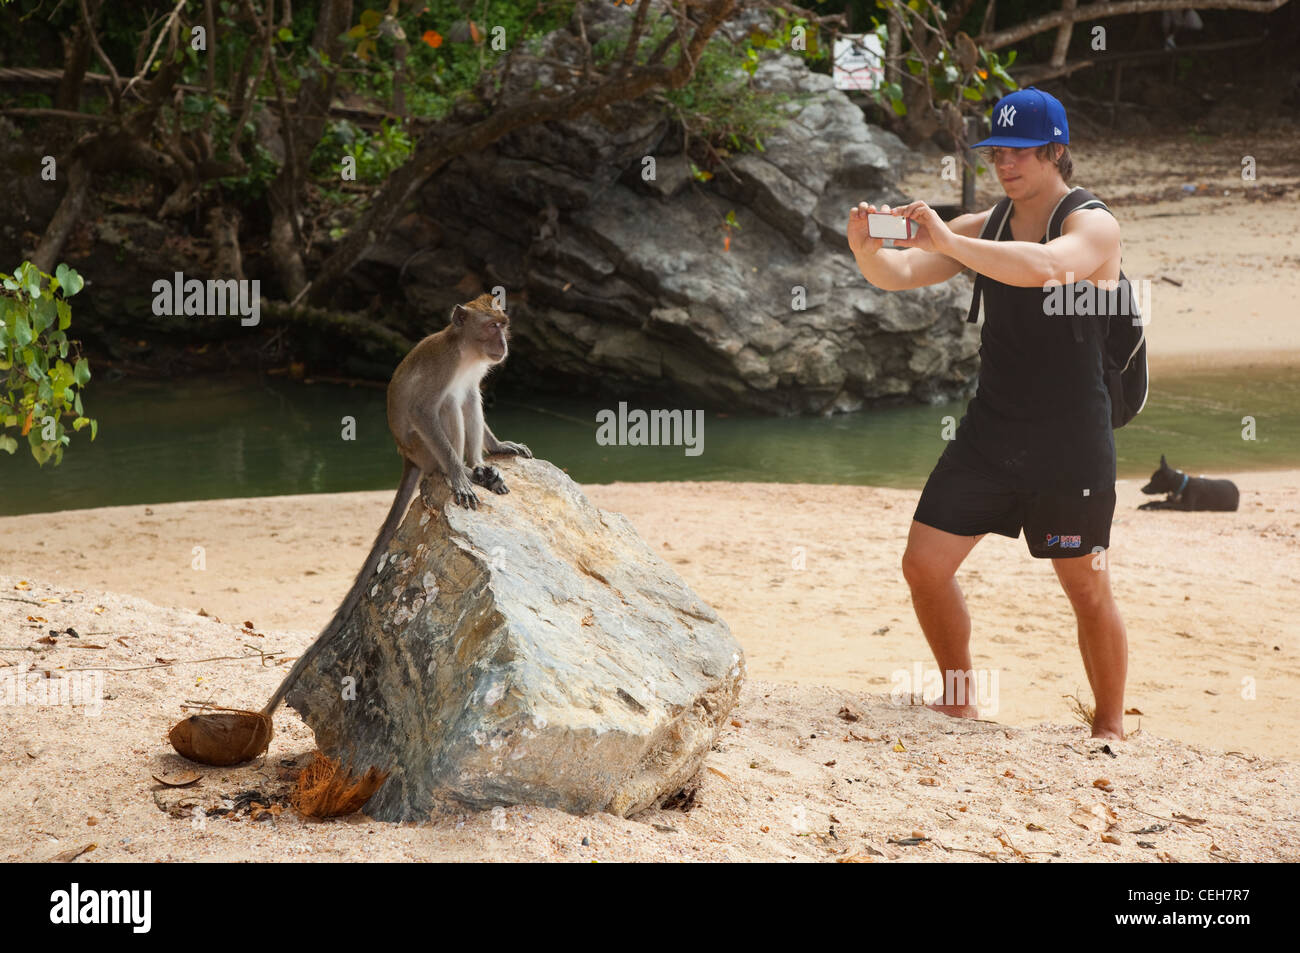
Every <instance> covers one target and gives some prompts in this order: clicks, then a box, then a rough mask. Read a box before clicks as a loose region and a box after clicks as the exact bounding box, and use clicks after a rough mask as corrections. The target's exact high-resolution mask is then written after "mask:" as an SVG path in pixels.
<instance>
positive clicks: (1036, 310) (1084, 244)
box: [848, 87, 1128, 739]
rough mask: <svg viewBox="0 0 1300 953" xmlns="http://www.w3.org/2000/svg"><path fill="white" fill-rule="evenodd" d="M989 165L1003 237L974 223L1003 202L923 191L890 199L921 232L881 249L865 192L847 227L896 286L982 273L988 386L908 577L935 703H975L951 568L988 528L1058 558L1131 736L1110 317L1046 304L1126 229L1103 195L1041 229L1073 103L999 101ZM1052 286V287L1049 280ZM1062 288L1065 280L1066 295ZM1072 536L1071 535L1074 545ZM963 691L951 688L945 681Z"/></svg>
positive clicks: (1107, 255)
mask: <svg viewBox="0 0 1300 953" xmlns="http://www.w3.org/2000/svg"><path fill="white" fill-rule="evenodd" d="M993 120H994V124H993V133H994V134H993V136H992V137H990V138H988V139H985V140H983V141H981V142H977V143H976V144H975V146H976V147H989V148H990V149H991V159H992V161H991V165H992V167H993V169H994V171H995V172H996V173H997V176H998V181H999V182H1001V184H1002V188H1003V189H1004V190H1005V191H1006V194H1007V195H1008V196H1009V197H1010V198H1011V200H1012V208H1011V210H1010V212H1009V215H1010V219H1009V221H1008V222H1007V223H1006V225H1005V227H1004V228H1003V230H1002V236H1001V240H996V241H995V240H989V241H985V240H982V239H981V238H980V237H979V235H980V233H981V230H982V229H983V227H984V224H985V222H986V221H987V220H988V217H989V214H990V212H991V211H992V210H991V209H990V210H989V211H984V212H978V213H972V214H969V215H962V216H960V217H958V218H955V219H953V220H952V221H951V222H950V223H945V222H944V221H943V220H942V219H940V218H939V216H938V214H937V213H936V212H935V211H934V210H933V209H931V208H930V207H929V206H927V205H926V204H925V203H924V202H912V203H911V204H909V205H905V206H902V207H900V208H895V209H892V210H891V209H890V208H889V206H887V205H886V206H882V207H881V209H880V211H882V212H891V213H892V214H894V215H901V216H904V217H906V218H909V219H912V220H913V221H915V222H916V223H917V224H918V225H919V226H920V230H919V232H918V234H917V236H916V237H915V238H912V239H908V240H898V241H896V243H895V244H896V245H897V246H901V247H900V248H894V249H885V248H882V241H881V240H880V239H873V238H870V237H869V236H868V234H867V215H868V213H870V212H875V211H876V209H875V208H874V207H873V206H871V205H868V204H867V203H865V202H863V203H861V204H859V205H858V207H857V208H855V209H853V210H852V211H851V212H850V213H849V225H848V241H849V247H850V248H851V249H852V251H853V254H854V257H855V258H856V259H857V262H858V267H859V268H860V269H861V270H862V274H863V275H864V276H865V277H866V279H867V280H868V281H870V282H871V283H872V284H873V285H876V286H877V287H879V288H883V289H885V290H887V291H901V290H903V289H905V288H918V287H921V286H923V285H930V284H935V283H937V282H941V281H946V280H948V279H949V278H951V277H953V276H954V275H956V274H957V273H958V272H959V271H961V270H962V268H964V267H965V268H970V269H972V270H974V271H976V272H978V273H980V274H982V275H984V276H985V282H986V284H985V289H984V295H983V300H984V309H985V319H984V324H983V327H982V328H981V332H980V352H979V353H980V371H979V385H978V388H977V390H976V393H975V396H974V397H973V398H972V399H971V401H970V404H969V405H968V406H967V409H966V413H965V415H964V416H963V417H962V419H961V422H960V423H959V424H958V427H957V432H956V435H955V438H954V439H953V440H952V441H951V442H950V443H949V444H948V446H947V447H945V448H944V451H943V454H942V455H941V456H940V458H939V461H938V463H937V464H936V465H935V468H934V470H933V471H932V472H931V474H930V477H929V480H928V481H927V482H926V485H925V489H924V490H923V491H922V493H921V498H920V502H919V503H918V504H917V508H916V512H915V514H914V515H913V519H912V526H911V531H910V533H909V535H908V539H907V550H906V552H905V553H904V554H903V560H902V569H903V576H904V578H905V579H906V580H907V584H908V586H909V588H910V589H911V592H912V605H913V607H914V608H915V610H916V616H917V619H918V621H919V622H920V624H921V628H922V629H923V630H924V632H925V637H926V639H927V640H928V641H929V643H930V648H931V650H932V651H933V652H934V656H935V661H936V662H937V663H938V666H939V669H940V671H942V672H943V673H944V684H945V688H946V691H945V697H944V698H943V699H942V702H943V703H941V704H931V706H930V707H931V708H934V709H935V710H937V711H940V712H943V713H944V714H947V715H952V716H954V717H963V718H974V717H977V714H978V712H977V711H976V708H975V705H974V704H972V702H973V701H974V700H975V679H974V672H973V666H972V664H971V656H970V616H969V615H968V614H967V612H966V605H965V600H964V599H963V598H962V593H961V589H960V588H959V587H958V585H957V581H956V578H955V574H956V572H957V567H958V566H960V565H961V563H962V560H964V559H965V558H966V555H967V554H968V553H969V552H970V551H971V549H973V548H974V546H975V544H976V543H977V542H979V541H980V540H981V539H982V538H983V537H984V536H985V535H986V534H988V533H989V532H993V533H998V534H1000V535H1003V536H1009V537H1011V538H1012V539H1015V538H1016V537H1017V536H1019V535H1020V530H1021V527H1022V526H1023V527H1024V532H1025V542H1026V543H1027V544H1028V546H1029V551H1030V553H1031V554H1032V555H1033V556H1035V557H1038V558H1047V559H1051V560H1052V566H1053V568H1054V569H1055V570H1056V574H1057V577H1058V578H1059V579H1060V582H1061V587H1062V588H1063V589H1064V590H1065V593H1066V595H1067V596H1068V597H1069V600H1070V603H1071V605H1072V606H1073V608H1074V612H1075V616H1076V618H1077V620H1078V636H1079V651H1080V653H1081V654H1082V655H1083V665H1084V669H1085V670H1086V671H1087V674H1088V681H1089V683H1090V684H1091V686H1092V691H1093V697H1094V698H1095V700H1096V715H1095V718H1094V720H1093V730H1092V735H1093V737H1094V738H1117V739H1122V738H1123V737H1124V726H1123V716H1124V679H1125V675H1126V671H1127V659H1128V643H1127V638H1126V635H1125V631H1124V623H1123V621H1122V620H1121V619H1120V615H1119V609H1118V608H1117V606H1116V605H1115V599H1114V597H1113V596H1112V594H1111V590H1110V579H1109V573H1108V570H1107V568H1106V554H1105V553H1104V552H1097V553H1094V549H1101V550H1104V549H1106V548H1107V547H1108V546H1109V545H1110V525H1111V517H1112V516H1113V514H1114V510H1115V440H1114V435H1113V433H1112V431H1111V420H1110V413H1111V412H1110V397H1109V393H1108V391H1107V388H1106V382H1105V379H1104V376H1103V372H1102V366H1103V365H1102V351H1101V348H1102V346H1103V345H1102V340H1103V339H1102V337H1101V336H1099V335H1100V333H1101V332H1102V328H1101V327H1099V326H1098V323H1097V322H1095V321H1084V322H1083V325H1084V328H1083V330H1084V332H1085V333H1084V334H1083V341H1082V342H1080V341H1078V340H1077V339H1076V338H1075V336H1074V335H1073V334H1072V328H1071V319H1070V317H1068V316H1064V315H1060V314H1057V313H1054V310H1059V309H1052V308H1049V307H1047V306H1046V299H1047V297H1048V294H1049V292H1048V291H1047V290H1046V289H1045V288H1044V285H1045V284H1046V283H1047V282H1053V281H1054V282H1060V283H1061V284H1062V285H1065V286H1066V291H1067V294H1068V293H1070V292H1069V285H1070V283H1071V282H1081V281H1085V280H1087V281H1091V282H1092V283H1093V284H1094V285H1098V284H1100V285H1101V287H1103V288H1106V287H1114V285H1107V284H1105V282H1113V281H1116V280H1118V278H1119V267H1120V244H1119V240H1120V233H1119V225H1118V223H1117V222H1116V221H1115V218H1114V217H1113V216H1112V215H1110V214H1109V213H1108V212H1107V211H1105V210H1104V209H1099V208H1089V209H1077V210H1075V211H1074V212H1072V213H1071V214H1070V215H1068V216H1067V217H1066V219H1065V221H1064V223H1063V224H1062V226H1061V234H1060V237H1059V238H1056V239H1054V240H1053V241H1051V242H1047V241H1046V232H1047V224H1048V221H1049V219H1050V218H1051V215H1052V212H1053V211H1054V210H1055V209H1056V207H1057V205H1058V203H1059V202H1060V201H1061V199H1062V198H1064V197H1065V196H1066V195H1067V194H1068V193H1069V192H1070V187H1069V186H1067V185H1066V179H1067V178H1068V177H1069V174H1070V171H1071V167H1070V160H1069V149H1068V143H1069V141H1070V138H1069V126H1068V125H1067V124H1066V119H1065V109H1064V107H1063V106H1062V105H1061V104H1060V102H1059V101H1057V100H1056V99H1055V98H1054V97H1053V96H1051V95H1049V94H1047V93H1044V92H1042V91H1041V90H1038V89H1035V88H1034V87H1029V88H1027V89H1023V90H1018V91H1016V92H1014V93H1011V94H1010V95H1008V96H1006V97H1004V98H1003V99H1001V100H1000V101H999V102H998V104H997V106H996V107H995V108H994V111H993ZM1049 287H1050V286H1049ZM1059 290H1060V289H1057V293H1058V294H1059ZM1063 544H1065V547H1064V548H1063ZM950 686H951V687H954V688H955V689H956V692H955V695H950V694H948V691H947V690H948V687H950Z"/></svg>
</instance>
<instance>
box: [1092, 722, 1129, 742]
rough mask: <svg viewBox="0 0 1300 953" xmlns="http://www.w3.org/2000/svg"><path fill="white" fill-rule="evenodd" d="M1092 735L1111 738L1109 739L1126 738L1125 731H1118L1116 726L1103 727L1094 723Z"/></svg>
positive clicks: (1118, 739)
mask: <svg viewBox="0 0 1300 953" xmlns="http://www.w3.org/2000/svg"><path fill="white" fill-rule="evenodd" d="M1092 736H1093V737H1094V738H1107V739H1109V740H1111V741H1123V740H1124V732H1123V731H1116V730H1115V729H1114V728H1103V727H1100V726H1098V725H1094V726H1093V729H1092Z"/></svg>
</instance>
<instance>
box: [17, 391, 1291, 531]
mask: <svg viewBox="0 0 1300 953" xmlns="http://www.w3.org/2000/svg"><path fill="white" fill-rule="evenodd" d="M965 404H966V402H965V401H957V402H953V403H950V404H945V405H939V406H934V407H924V406H923V407H906V408H899V409H893V410H882V411H874V412H867V413H859V414H852V415H848V416H839V417H833V418H804V417H799V418H782V419H776V418H769V417H752V416H725V417H724V416H720V415H718V414H715V413H710V412H706V413H705V418H704V435H703V452H702V453H701V454H700V455H699V456H688V455H687V454H686V453H685V452H684V448H683V447H681V446H661V447H632V446H601V445H599V444H598V443H597V442H596V412H597V410H599V409H601V408H610V409H612V410H614V411H615V412H617V408H618V404H617V401H610V402H603V403H597V402H594V401H584V402H579V401H574V400H564V399H552V398H546V399H538V400H536V401H528V402H521V401H519V400H507V399H504V398H503V399H500V400H498V401H497V403H496V405H495V406H493V407H491V408H489V410H488V422H489V423H490V424H491V425H492V428H493V430H494V432H495V433H496V434H497V435H498V436H499V437H501V438H502V439H503V440H518V441H522V442H524V443H527V444H528V445H529V446H530V447H531V448H532V450H533V452H534V453H536V454H537V455H538V456H541V457H544V458H546V459H548V460H550V461H551V462H553V463H555V464H556V465H557V466H560V467H562V468H564V469H566V470H567V471H568V473H569V475H570V476H572V477H573V478H574V479H575V480H577V481H578V482H579V483H608V482H612V481H615V480H628V481H654V480H747V481H764V482H767V481H775V482H791V483H794V482H800V483H848V484H875V485H880V486H894V487H904V488H912V489H920V487H921V486H922V485H923V484H924V483H925V478H926V476H927V475H928V474H929V472H930V470H931V468H932V467H933V466H934V462H935V460H936V459H937V458H938V456H939V454H940V453H941V452H942V451H943V441H942V439H941V438H940V426H941V420H942V418H943V417H944V416H945V415H947V414H951V415H952V416H953V417H954V418H956V419H960V418H961V415H962V413H963V412H964V409H965ZM637 406H644V405H636V404H634V405H632V408H630V409H635V407H637ZM86 407H87V412H88V413H89V414H90V415H92V416H94V417H96V418H98V420H99V437H98V439H97V440H96V441H95V442H94V443H93V444H92V443H91V442H90V441H89V431H83V432H82V433H80V434H76V435H74V436H73V442H72V445H71V447H69V448H68V450H67V451H66V452H65V455H64V462H63V464H62V465H61V466H59V467H54V466H50V465H47V466H46V467H45V468H44V469H41V468H39V467H37V466H36V464H35V462H34V461H33V460H32V459H31V456H30V454H28V453H27V451H26V446H25V444H23V445H21V446H20V450H19V453H18V454H17V455H15V456H14V457H9V456H8V455H7V454H2V453H0V486H2V489H3V492H0V514H4V515H10V514H17V513H32V512H44V511H51V510H64V509H80V508H85V507H93V506H117V505H122V504H139V503H162V502H171V501H176V500H201V499H216V498H223V497H242V496H273V495H277V494H286V493H330V492H341V491H345V490H378V489H391V488H392V487H394V486H396V484H397V479H398V477H399V475H400V473H401V464H400V460H399V458H398V456H397V452H396V450H395V449H394V448H393V444H392V440H391V438H390V437H389V434H388V426H387V423H386V420H385V411H384V391H383V389H382V388H369V387H355V388H351V387H346V386H339V385H326V384H314V385H304V384H295V383H291V382H288V381H284V380H281V379H276V378H267V377H261V378H258V377H253V376H250V377H246V378H240V379H229V378H222V379H198V380H188V381H179V382H176V381H173V382H167V383H166V384H161V385H159V384H144V383H139V382H127V381H122V382H102V381H97V382H94V383H92V384H91V385H90V387H89V389H88V391H87V394H86ZM345 415H346V416H352V417H354V418H355V419H356V439H355V440H344V439H342V437H341V434H342V427H343V425H342V423H341V420H342V418H343V417H344V416H345ZM1247 415H1250V416H1253V417H1254V418H1255V421H1256V431H1257V437H1258V439H1257V440H1254V441H1246V440H1243V439H1241V431H1242V423H1241V420H1242V418H1243V417H1244V416H1247ZM1115 445H1116V450H1117V452H1118V473H1119V477H1120V478H1121V479H1124V478H1141V479H1144V480H1145V479H1146V478H1147V477H1149V476H1150V474H1151V472H1152V471H1153V470H1154V469H1155V468H1156V466H1157V465H1158V464H1159V461H1160V454H1161V453H1164V454H1166V455H1167V457H1168V459H1169V462H1170V463H1171V464H1172V465H1174V466H1176V467H1179V468H1181V469H1183V470H1188V471H1191V472H1193V473H1205V474H1214V473H1217V472H1222V471H1230V470H1239V469H1268V468H1273V467H1296V466H1300V368H1270V369H1267V370H1259V369H1251V370H1230V371H1218V372H1199V373H1197V374H1195V375H1194V376H1187V377H1180V378H1171V377H1165V376H1157V377H1156V378H1154V382H1153V390H1152V393H1151V396H1150V397H1149V399H1148V400H1147V405H1146V407H1145V408H1144V409H1143V411H1142V413H1141V414H1140V415H1139V416H1138V417H1137V418H1136V419H1135V420H1134V421H1133V422H1132V423H1130V424H1129V425H1128V426H1127V427H1124V428H1123V429H1121V430H1119V431H1116V434H1115Z"/></svg>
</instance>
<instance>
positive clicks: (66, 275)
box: [54, 265, 86, 298]
mask: <svg viewBox="0 0 1300 953" xmlns="http://www.w3.org/2000/svg"><path fill="white" fill-rule="evenodd" d="M54 276H55V277H56V278H58V279H59V287H60V288H62V289H63V297H65V298H71V297H72V296H73V295H75V294H76V293H77V292H78V291H80V290H81V289H82V288H84V287H85V286H86V282H85V281H84V280H83V279H82V277H81V275H79V274H77V272H76V271H74V270H73V269H71V268H69V267H68V266H67V265H59V267H58V268H55V269H54Z"/></svg>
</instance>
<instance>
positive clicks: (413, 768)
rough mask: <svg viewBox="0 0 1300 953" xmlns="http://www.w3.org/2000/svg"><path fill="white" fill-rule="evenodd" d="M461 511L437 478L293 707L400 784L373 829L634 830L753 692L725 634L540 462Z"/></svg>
mask: <svg viewBox="0 0 1300 953" xmlns="http://www.w3.org/2000/svg"><path fill="white" fill-rule="evenodd" d="M494 463H495V464H496V465H497V466H498V467H499V468H500V469H501V471H502V473H503V475H504V477H505V480H506V482H507V484H508V485H509V487H510V492H509V493H508V494H505V495H501V496H497V495H495V494H493V493H490V492H488V491H486V490H483V489H480V490H479V491H478V495H479V500H480V506H479V508H478V509H477V510H468V509H464V508H462V507H458V506H456V505H455V504H454V503H450V502H449V501H448V500H449V495H450V494H449V490H448V489H447V486H446V484H445V481H443V480H441V479H438V478H435V479H431V480H427V481H425V482H424V485H423V486H422V487H421V493H420V497H419V499H417V500H416V501H415V502H414V503H413V505H412V506H411V509H410V511H409V512H408V514H407V517H406V520H405V521H404V522H403V524H402V526H401V529H400V530H399V531H398V533H397V535H396V537H395V538H394V540H393V543H392V544H391V546H390V547H389V551H388V553H387V554H386V556H385V558H384V560H383V563H382V565H381V568H380V570H379V572H378V574H377V575H376V576H375V577H373V579H372V580H371V581H370V582H369V583H368V585H367V589H366V592H365V595H364V597H363V598H362V600H361V601H360V602H359V603H358V606H357V609H356V610H355V611H354V612H353V614H352V616H351V617H350V618H349V619H348V620H347V621H346V622H345V624H344V628H343V630H342V633H341V635H340V637H339V639H338V640H336V641H335V643H334V644H333V646H331V647H330V648H327V649H326V650H324V651H323V652H322V653H321V655H320V656H319V657H318V658H317V659H316V660H315V664H313V665H312V666H310V667H309V668H308V669H307V670H306V672H305V674H304V676H303V677H302V678H301V680H300V681H299V682H298V683H297V685H296V686H295V688H294V689H293V690H292V691H291V692H290V693H289V696H288V702H289V704H290V705H291V706H292V707H293V708H295V709H297V710H298V712H299V713H300V714H301V715H302V717H303V719H304V720H305V721H306V722H307V724H308V725H309V726H310V727H311V729H312V730H313V731H314V732H315V734H316V742H317V745H318V746H319V747H320V749H321V750H322V751H323V752H325V753H326V754H328V755H330V756H331V757H339V758H344V759H350V762H351V763H352V764H353V765H355V766H359V767H367V766H372V765H373V766H378V767H380V768H389V769H390V770H391V774H390V775H389V777H388V779H387V781H386V782H385V783H384V785H383V787H381V788H380V790H379V791H378V792H377V793H376V794H375V795H374V797H372V798H371V799H370V801H369V803H368V804H367V805H366V808H365V811H366V813H368V814H370V815H372V816H373V817H376V818H379V819H382V820H389V821H402V820H418V819H421V818H424V817H427V816H428V813H429V811H430V809H431V808H434V807H435V806H437V805H439V804H440V803H447V802H455V803H459V804H466V805H470V806H472V807H476V808H487V807H491V806H493V805H499V804H500V805H507V804H518V803H528V804H542V805H546V806H548V807H554V808H559V809H561V810H565V811H570V812H573V813H590V812H594V811H607V812H609V813H611V814H616V815H619V816H626V815H628V814H631V813H634V812H636V811H639V810H643V809H645V808H647V807H650V806H652V805H654V804H655V803H656V802H658V801H659V800H661V799H662V798H663V797H665V796H667V795H670V794H673V793H675V792H676V791H678V790H680V789H681V788H682V787H683V785H685V784H686V783H687V782H688V781H689V780H690V779H691V778H692V776H694V775H695V774H696V772H698V771H699V769H700V767H701V765H702V764H703V761H704V758H705V755H706V754H707V753H708V751H709V748H710V747H711V746H712V744H713V741H714V739H715V737H716V736H717V734H718V731H719V729H720V728H721V726H722V725H723V724H725V720H726V718H727V715H728V713H729V712H730V711H731V709H732V707H733V706H734V705H735V704H736V700H737V697H738V695H739V692H740V686H741V682H742V680H743V679H744V671H745V663H744V655H743V652H742V650H741V648H740V645H739V644H738V643H737V642H736V640H735V639H734V638H732V636H731V632H730V630H729V629H728V628H727V624H726V623H725V622H723V621H722V619H720V618H719V617H718V614H717V613H716V612H714V611H713V609H712V608H710V607H709V606H708V605H706V604H705V603H704V602H702V601H701V600H700V599H699V597H698V596H696V595H695V593H693V592H692V591H691V589H690V587H689V586H687V585H686V583H685V582H684V581H683V580H682V579H681V577H679V576H678V575H677V574H676V573H675V572H673V570H672V569H671V568H670V567H669V566H668V565H667V564H666V563H665V562H664V561H663V560H662V559H660V558H659V557H658V556H656V555H655V554H654V553H653V552H651V550H650V549H649V547H648V546H647V545H646V544H645V542H644V541H643V540H642V539H641V538H640V537H639V536H638V535H637V533H636V531H635V530H634V529H633V528H632V526H631V524H630V523H629V522H628V521H627V519H626V518H624V517H623V516H620V515H619V514H617V513H609V512H604V511H601V510H598V509H597V508H596V507H594V506H593V505H592V504H591V503H590V502H589V501H588V500H587V498H586V497H585V496H584V495H583V494H582V491H581V490H580V489H579V488H578V486H577V485H576V484H575V483H574V482H573V481H572V480H570V479H569V478H568V477H567V476H566V475H565V474H564V473H563V472H562V471H561V470H559V469H558V468H556V467H555V466H553V465H552V464H550V463H547V462H546V461H544V460H518V459H513V458H510V459H507V460H505V461H504V462H500V461H496V460H494Z"/></svg>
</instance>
